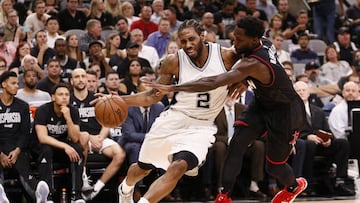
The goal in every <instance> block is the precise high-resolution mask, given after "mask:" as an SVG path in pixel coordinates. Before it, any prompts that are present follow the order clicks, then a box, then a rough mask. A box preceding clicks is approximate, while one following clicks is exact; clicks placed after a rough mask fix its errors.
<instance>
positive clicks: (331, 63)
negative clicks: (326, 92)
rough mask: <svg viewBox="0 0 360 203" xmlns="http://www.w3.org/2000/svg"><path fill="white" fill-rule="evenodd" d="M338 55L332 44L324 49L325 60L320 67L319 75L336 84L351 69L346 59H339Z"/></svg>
mask: <svg viewBox="0 0 360 203" xmlns="http://www.w3.org/2000/svg"><path fill="white" fill-rule="evenodd" d="M339 58H340V55H339V53H338V52H337V51H336V48H335V46H334V45H329V46H327V47H326V49H325V60H326V61H327V62H326V63H324V64H323V65H322V66H321V67H320V76H321V77H323V78H326V79H328V80H330V81H331V82H332V83H333V84H336V83H337V82H338V81H339V79H340V78H341V77H343V76H347V75H349V74H351V72H352V70H351V67H350V65H349V63H348V62H347V61H344V60H339Z"/></svg>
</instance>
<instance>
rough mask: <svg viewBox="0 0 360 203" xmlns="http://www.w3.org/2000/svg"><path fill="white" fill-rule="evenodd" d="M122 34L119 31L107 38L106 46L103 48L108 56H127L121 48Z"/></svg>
mask: <svg viewBox="0 0 360 203" xmlns="http://www.w3.org/2000/svg"><path fill="white" fill-rule="evenodd" d="M120 41H121V39H120V36H119V34H118V33H111V34H110V35H109V36H108V38H107V39H106V45H105V48H104V49H103V50H102V52H103V54H104V55H105V57H107V58H111V57H112V56H113V55H118V56H119V57H120V58H125V57H126V56H125V53H124V51H123V50H119V46H120Z"/></svg>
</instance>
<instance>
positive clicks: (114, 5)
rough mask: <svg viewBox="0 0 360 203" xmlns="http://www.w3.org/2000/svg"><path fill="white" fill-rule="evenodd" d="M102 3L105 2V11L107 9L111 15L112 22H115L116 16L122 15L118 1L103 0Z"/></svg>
mask: <svg viewBox="0 0 360 203" xmlns="http://www.w3.org/2000/svg"><path fill="white" fill-rule="evenodd" d="M104 4H105V11H107V12H109V13H110V14H111V16H112V17H113V19H114V22H115V19H117V18H118V17H120V16H121V15H122V12H121V3H120V1H118V0H105V1H104Z"/></svg>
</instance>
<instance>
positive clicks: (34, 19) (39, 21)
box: [24, 0, 50, 33]
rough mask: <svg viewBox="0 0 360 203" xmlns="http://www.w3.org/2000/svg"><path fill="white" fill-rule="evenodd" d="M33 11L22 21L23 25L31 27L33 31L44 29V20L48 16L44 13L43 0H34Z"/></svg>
mask: <svg viewBox="0 0 360 203" xmlns="http://www.w3.org/2000/svg"><path fill="white" fill-rule="evenodd" d="M34 8H35V12H34V13H32V14H30V15H28V16H27V17H26V20H25V22H24V26H27V27H29V28H30V29H31V31H32V32H33V33H37V32H38V31H39V30H44V29H45V23H46V20H47V19H48V18H49V17H50V15H49V14H47V13H45V2H44V1H43V0H36V1H35V3H34Z"/></svg>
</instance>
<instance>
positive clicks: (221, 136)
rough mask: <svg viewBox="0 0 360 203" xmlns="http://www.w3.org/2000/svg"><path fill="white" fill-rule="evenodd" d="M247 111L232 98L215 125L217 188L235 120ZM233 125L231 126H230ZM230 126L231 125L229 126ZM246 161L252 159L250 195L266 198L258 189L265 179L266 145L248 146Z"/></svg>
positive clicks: (227, 102) (256, 141)
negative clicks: (216, 129) (260, 182)
mask: <svg viewBox="0 0 360 203" xmlns="http://www.w3.org/2000/svg"><path fill="white" fill-rule="evenodd" d="M244 110H245V106H244V105H242V104H240V103H235V101H233V100H232V99H231V98H230V97H228V98H227V101H226V103H225V105H224V108H223V110H221V111H220V113H219V114H218V116H217V117H216V119H215V125H216V126H217V128H218V131H217V133H216V134H215V137H216V140H215V143H214V144H213V147H212V149H213V150H214V156H215V167H216V174H217V175H216V177H217V187H220V184H221V181H222V174H223V165H224V161H225V157H226V152H227V148H228V144H229V142H230V140H231V138H232V135H233V133H234V127H233V123H234V119H235V118H238V117H239V115H240V114H241V113H242V112H243V111H244ZM230 123H231V124H230ZM229 124H230V125H229ZM244 158H245V159H250V162H251V166H250V168H251V183H250V188H249V190H250V195H251V196H253V197H256V198H266V195H265V194H264V193H262V192H261V191H260V189H259V187H258V182H259V181H261V180H262V179H263V178H264V173H265V171H264V169H265V168H264V163H265V161H264V159H265V144H264V142H263V141H261V140H255V141H254V142H253V143H252V144H251V145H249V146H248V149H247V152H246V153H245V157H244Z"/></svg>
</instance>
